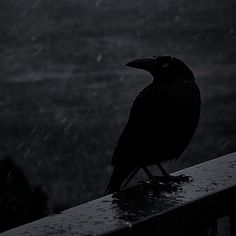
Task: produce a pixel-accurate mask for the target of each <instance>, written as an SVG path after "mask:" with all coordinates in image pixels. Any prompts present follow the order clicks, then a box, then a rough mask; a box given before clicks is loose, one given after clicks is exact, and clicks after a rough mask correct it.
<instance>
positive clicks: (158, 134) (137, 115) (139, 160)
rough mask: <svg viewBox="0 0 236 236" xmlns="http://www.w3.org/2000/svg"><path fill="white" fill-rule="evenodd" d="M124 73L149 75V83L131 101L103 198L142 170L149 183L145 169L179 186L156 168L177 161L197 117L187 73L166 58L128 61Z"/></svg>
mask: <svg viewBox="0 0 236 236" xmlns="http://www.w3.org/2000/svg"><path fill="white" fill-rule="evenodd" d="M126 66H128V67H133V68H137V69H143V70H146V71H148V72H150V73H151V75H152V76H153V81H152V83H151V84H149V85H148V86H147V87H146V88H144V89H143V90H142V91H141V92H140V93H139V95H138V96H137V98H136V99H135V101H134V103H133V105H132V107H131V110H130V115H129V120H128V122H127V124H126V126H125V128H124V130H123V132H122V133H121V135H120V138H119V140H118V143H117V146H116V148H115V150H114V153H113V157H112V165H113V166H114V170H113V173H112V176H111V179H110V182H109V184H108V186H107V189H106V191H105V194H109V193H113V192H117V191H119V190H120V189H121V187H122V186H124V185H126V184H127V183H128V182H129V181H130V180H131V179H132V178H133V176H134V175H135V174H136V173H137V172H138V171H139V170H140V169H143V170H144V171H145V173H146V174H147V176H148V177H149V179H150V181H151V182H153V183H154V182H155V181H156V180H158V178H155V177H154V176H153V175H152V173H151V172H150V171H149V169H148V166H149V165H157V166H158V167H159V168H160V170H161V172H162V174H163V178H162V181H166V182H168V181H174V182H175V181H176V182H178V181H184V180H187V179H188V177H187V176H171V175H169V174H168V173H167V172H166V171H165V169H164V168H163V167H162V165H161V163H162V162H166V161H168V160H173V159H178V158H179V157H180V155H181V154H182V153H183V151H184V150H185V148H186V147H187V145H188V144H189V142H190V141H191V139H192V136H193V134H194V131H195V129H196V127H197V123H198V120H199V116H200V107H201V99H200V91H199V89H198V86H197V85H196V83H195V78H194V75H193V72H192V71H191V70H190V68H189V67H188V66H187V65H185V64H184V63H183V62H182V61H181V60H179V59H177V58H175V57H171V56H160V57H153V58H144V59H137V60H134V61H131V62H129V63H127V64H126Z"/></svg>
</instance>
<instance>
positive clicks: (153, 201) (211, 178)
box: [0, 152, 236, 236]
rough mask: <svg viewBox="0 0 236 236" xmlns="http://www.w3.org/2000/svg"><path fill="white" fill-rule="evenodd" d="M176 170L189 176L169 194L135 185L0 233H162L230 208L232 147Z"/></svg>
mask: <svg viewBox="0 0 236 236" xmlns="http://www.w3.org/2000/svg"><path fill="white" fill-rule="evenodd" d="M178 174H185V175H189V176H192V177H193V181H192V182H190V183H184V184H182V189H179V190H178V191H176V192H172V193H167V192H158V191H156V190H153V189H152V188H150V187H146V185H143V184H140V185H137V186H135V187H133V188H130V189H127V190H125V191H123V192H120V193H119V194H116V195H115V196H112V195H108V196H105V197H102V198H99V199H96V200H94V201H91V202H88V203H85V204H82V205H80V206H77V207H73V208H71V209H68V210H66V211H63V212H62V213H61V214H56V215H52V216H49V217H46V218H43V219H40V220H37V221H34V222H32V223H29V224H26V225H23V226H20V227H17V228H14V229H12V230H9V231H6V232H4V233H2V234H0V235H1V236H14V235H17V236H21V235H37V236H38V235H59V236H60V235H110V234H112V235H113V234H114V235H116V234H117V235H119V234H122V235H123V234H124V233H126V234H127V233H130V234H134V235H137V234H141V235H142V234H144V233H145V234H146V235H148V233H151V232H152V233H153V232H155V233H160V234H161V235H167V234H171V233H173V232H176V230H177V231H178V232H181V230H182V229H185V230H186V228H187V227H189V228H190V227H193V228H194V224H196V223H195V222H197V226H199V224H204V223H206V222H209V221H211V220H212V219H216V218H217V217H220V216H224V215H227V214H228V213H229V212H230V211H231V209H232V204H235V203H234V201H235V199H236V152H235V153H232V154H229V155H226V156H222V157H219V158H217V159H214V160H211V161H207V162H204V163H202V164H199V165H196V166H193V167H190V168H187V169H183V170H181V171H178V172H176V173H174V175H178ZM170 226H171V227H170Z"/></svg>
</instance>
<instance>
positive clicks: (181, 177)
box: [156, 164, 193, 183]
mask: <svg viewBox="0 0 236 236" xmlns="http://www.w3.org/2000/svg"><path fill="white" fill-rule="evenodd" d="M157 166H158V167H159V169H160V170H161V173H162V174H163V176H160V177H156V178H158V181H160V182H164V183H168V182H175V183H182V182H191V181H192V180H193V178H192V177H191V176H186V175H177V176H173V175H170V174H169V173H167V171H166V170H165V169H164V168H163V166H162V165H161V164H157Z"/></svg>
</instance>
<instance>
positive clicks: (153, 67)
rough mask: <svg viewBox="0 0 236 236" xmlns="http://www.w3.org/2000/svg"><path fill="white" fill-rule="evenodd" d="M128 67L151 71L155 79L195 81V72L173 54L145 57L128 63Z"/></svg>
mask: <svg viewBox="0 0 236 236" xmlns="http://www.w3.org/2000/svg"><path fill="white" fill-rule="evenodd" d="M126 66H128V67H133V68H137V69H142V70H146V71H148V72H150V73H151V74H152V76H153V77H154V81H155V80H157V81H163V82H168V81H181V80H184V81H185V80H192V81H194V75H193V72H192V71H191V70H190V69H189V67H188V66H186V65H185V64H184V63H183V62H182V61H181V60H179V59H177V58H175V57H171V56H160V57H153V58H143V59H137V60H134V61H131V62H129V63H127V64H126Z"/></svg>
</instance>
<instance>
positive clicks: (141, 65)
mask: <svg viewBox="0 0 236 236" xmlns="http://www.w3.org/2000/svg"><path fill="white" fill-rule="evenodd" d="M155 60H156V58H143V59H136V60H134V61H131V62H128V63H127V64H126V65H125V66H128V67H133V68H137V69H143V70H146V69H148V68H150V67H152V65H153V64H154V63H155Z"/></svg>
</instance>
